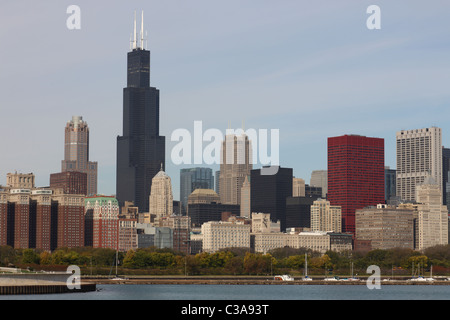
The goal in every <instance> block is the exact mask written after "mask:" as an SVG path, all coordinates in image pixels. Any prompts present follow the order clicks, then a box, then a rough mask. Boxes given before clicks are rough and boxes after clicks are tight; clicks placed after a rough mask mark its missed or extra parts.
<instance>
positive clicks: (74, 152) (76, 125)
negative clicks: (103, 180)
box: [61, 116, 98, 196]
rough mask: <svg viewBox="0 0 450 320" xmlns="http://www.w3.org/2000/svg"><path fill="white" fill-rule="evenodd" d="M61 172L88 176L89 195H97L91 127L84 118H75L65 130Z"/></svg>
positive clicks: (95, 165)
mask: <svg viewBox="0 0 450 320" xmlns="http://www.w3.org/2000/svg"><path fill="white" fill-rule="evenodd" d="M64 136H65V138H64V160H63V161H62V163H61V171H62V172H67V171H76V172H83V173H86V174H87V195H88V196H94V195H96V194H97V170H98V169H97V167H98V164H97V162H93V161H89V127H88V125H87V123H86V122H85V121H83V117H79V116H73V117H72V120H71V121H69V122H68V123H67V125H66V128H65V135H64Z"/></svg>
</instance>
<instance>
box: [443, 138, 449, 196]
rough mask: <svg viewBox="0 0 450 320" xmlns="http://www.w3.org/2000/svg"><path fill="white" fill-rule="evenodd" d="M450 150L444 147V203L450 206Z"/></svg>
mask: <svg viewBox="0 0 450 320" xmlns="http://www.w3.org/2000/svg"><path fill="white" fill-rule="evenodd" d="M449 174H450V149H449V148H444V147H442V201H443V204H445V205H447V204H450V186H449V183H450V180H449Z"/></svg>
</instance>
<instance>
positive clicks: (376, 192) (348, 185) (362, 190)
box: [327, 135, 384, 234]
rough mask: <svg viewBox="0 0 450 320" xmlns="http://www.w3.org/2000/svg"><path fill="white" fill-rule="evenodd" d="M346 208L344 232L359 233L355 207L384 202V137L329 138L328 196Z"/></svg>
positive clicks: (343, 209)
mask: <svg viewBox="0 0 450 320" xmlns="http://www.w3.org/2000/svg"><path fill="white" fill-rule="evenodd" d="M327 199H328V200H329V201H330V204H331V205H333V206H341V208H342V231H343V232H350V233H353V234H354V233H355V210H357V209H362V208H364V207H366V206H371V205H377V204H380V203H384V139H381V138H369V137H364V136H358V135H344V136H340V137H333V138H328V198H327Z"/></svg>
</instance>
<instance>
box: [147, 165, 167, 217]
mask: <svg viewBox="0 0 450 320" xmlns="http://www.w3.org/2000/svg"><path fill="white" fill-rule="evenodd" d="M149 212H150V214H154V215H156V217H157V218H161V217H165V216H171V215H172V214H173V194H172V181H171V179H170V177H169V176H168V175H167V174H166V173H165V172H164V171H163V170H162V168H161V170H160V171H159V172H158V174H157V175H156V176H154V177H153V179H152V192H151V193H150V197H149Z"/></svg>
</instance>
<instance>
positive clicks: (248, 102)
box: [0, 0, 450, 200]
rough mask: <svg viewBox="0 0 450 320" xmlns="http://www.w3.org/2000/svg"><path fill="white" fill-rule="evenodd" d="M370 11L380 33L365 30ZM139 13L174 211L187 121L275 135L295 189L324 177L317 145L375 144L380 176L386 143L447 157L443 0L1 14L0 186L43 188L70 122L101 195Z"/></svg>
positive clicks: (231, 1)
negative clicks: (423, 133)
mask: <svg viewBox="0 0 450 320" xmlns="http://www.w3.org/2000/svg"><path fill="white" fill-rule="evenodd" d="M70 5H77V6H79V8H80V22H81V24H80V26H81V29H79V30H77V29H75V30H70V29H68V28H67V25H66V21H67V19H68V18H69V17H70V15H71V14H68V13H67V8H68V7H69V6H70ZM370 5H378V6H379V8H380V12H381V16H380V17H381V29H378V30H377V29H375V30H370V29H368V28H367V25H366V21H367V19H368V18H369V17H370V16H371V14H369V13H367V8H368V7H369V6H370ZM141 10H143V11H144V25H145V29H146V30H148V48H149V50H150V51H151V85H152V86H154V87H157V88H158V89H159V90H160V94H161V97H160V116H161V117H160V131H161V132H160V133H161V135H164V136H165V137H166V172H167V173H168V175H169V176H170V177H171V179H172V187H173V193H174V198H175V199H177V200H179V172H180V169H182V168H186V167H192V166H193V165H184V164H181V165H176V164H174V163H173V161H172V159H171V151H172V149H173V148H174V146H175V145H176V144H177V143H178V142H175V141H171V135H172V133H173V132H174V131H175V130H177V129H180V128H183V129H187V130H189V131H190V132H193V128H194V121H202V124H203V129H204V130H206V129H208V128H216V129H219V130H222V131H223V132H225V130H226V129H227V128H228V127H229V126H230V127H231V128H234V129H238V128H241V127H242V123H243V122H245V129H249V128H253V129H267V130H271V129H278V130H279V132H280V146H279V154H280V165H281V166H282V167H290V168H293V170H294V175H295V176H296V177H301V178H303V179H305V180H306V183H309V180H310V176H311V172H312V171H313V170H324V169H326V168H327V138H328V137H333V136H339V135H343V134H358V135H364V136H369V137H378V138H383V139H385V165H386V166H390V167H391V168H395V167H396V160H395V152H396V150H395V134H396V132H397V131H400V130H407V129H419V128H426V127H431V126H437V127H440V128H442V130H443V145H444V146H449V145H450V121H449V119H450V117H449V116H450V109H449V108H448V105H449V102H450V88H449V83H450V81H449V80H450V41H449V39H450V19H448V12H450V2H448V1H447V0H442V1H441V0H433V1H411V0H397V1H385V0H371V1H364V0H360V1H347V0H340V1H335V0H320V1H303V0H282V1H274V0H239V1H237V0H227V1H220V0H215V1H211V0H190V1H182V0H165V1H161V0H160V1H121V2H119V1H115V2H113V1H101V0H97V1H86V0H72V1H63V0H43V1H31V0H22V1H2V2H1V3H0V21H1V22H0V23H1V25H2V28H0V43H1V44H2V45H1V46H0V111H1V112H0V114H1V119H2V122H1V125H0V185H1V184H6V174H7V173H8V172H15V171H17V172H21V173H29V172H33V173H34V174H35V175H36V184H37V186H48V185H49V179H50V178H49V177H50V174H51V173H56V172H60V171H61V160H63V157H64V127H65V125H66V123H67V122H68V121H70V120H71V118H72V116H74V115H77V116H82V117H83V119H84V120H85V121H86V122H87V123H88V125H89V127H90V160H91V161H97V162H98V165H99V176H98V192H99V193H102V194H106V195H113V194H115V181H116V167H115V166H116V138H117V136H118V135H121V134H122V108H123V88H124V87H126V57H127V52H128V51H129V48H130V41H129V40H130V35H131V33H132V32H133V18H134V12H135V11H137V13H138V25H139V23H140V18H139V16H140V12H141ZM199 166H204V167H211V168H212V169H213V170H217V169H218V165H213V166H208V165H199ZM255 167H257V165H256V166H255Z"/></svg>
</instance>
